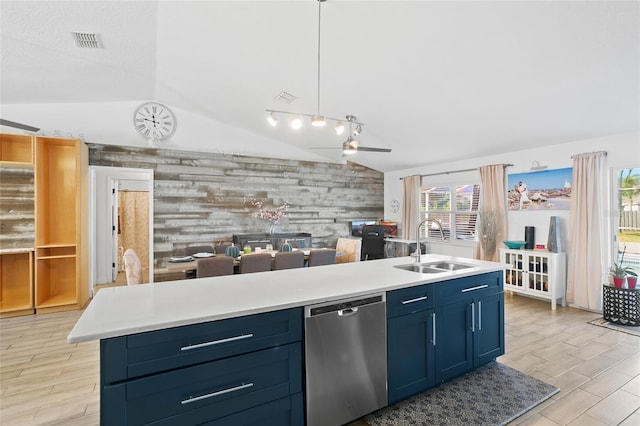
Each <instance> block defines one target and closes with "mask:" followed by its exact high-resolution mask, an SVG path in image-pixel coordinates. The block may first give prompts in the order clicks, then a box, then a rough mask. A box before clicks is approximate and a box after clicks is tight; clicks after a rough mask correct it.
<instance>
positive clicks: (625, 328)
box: [589, 318, 640, 337]
mask: <svg viewBox="0 0 640 426" xmlns="http://www.w3.org/2000/svg"><path fill="white" fill-rule="evenodd" d="M589 324H591V325H597V326H598V327H604V328H608V329H610V330H616V331H621V332H623V333H627V334H631V335H634V336H638V337H640V326H634V325H622V324H617V323H615V322H610V321H607V320H606V319H604V318H598V319H594V320H593V321H589Z"/></svg>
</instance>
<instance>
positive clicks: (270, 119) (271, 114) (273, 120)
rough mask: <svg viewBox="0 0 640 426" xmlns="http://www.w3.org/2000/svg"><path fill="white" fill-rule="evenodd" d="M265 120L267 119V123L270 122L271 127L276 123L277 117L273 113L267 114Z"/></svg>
mask: <svg viewBox="0 0 640 426" xmlns="http://www.w3.org/2000/svg"><path fill="white" fill-rule="evenodd" d="M267 120H268V121H269V124H271V125H272V126H273V127H275V126H276V125H277V124H278V117H276V116H275V115H274V114H273V113H270V114H269V116H268V117H267Z"/></svg>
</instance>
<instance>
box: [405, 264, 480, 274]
mask: <svg viewBox="0 0 640 426" xmlns="http://www.w3.org/2000/svg"><path fill="white" fill-rule="evenodd" d="M395 267H396V268H398V269H404V270H405V271H412V272H418V273H420V274H439V273H441V272H447V271H457V270H458V269H466V268H471V267H472V266H471V265H465V264H464V263H456V262H430V263H409V264H406V265H395Z"/></svg>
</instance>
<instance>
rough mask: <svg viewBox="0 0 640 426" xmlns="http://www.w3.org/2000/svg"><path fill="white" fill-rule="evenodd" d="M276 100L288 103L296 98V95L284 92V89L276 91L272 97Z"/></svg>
mask: <svg viewBox="0 0 640 426" xmlns="http://www.w3.org/2000/svg"><path fill="white" fill-rule="evenodd" d="M273 99H275V100H276V101H280V102H284V103H285V104H290V103H291V102H293V101H295V100H296V99H298V97H297V96H294V95H292V94H291V93H288V92H285V91H284V90H283V91H282V92H280V93H278V94H277V95H276V96H274V97H273Z"/></svg>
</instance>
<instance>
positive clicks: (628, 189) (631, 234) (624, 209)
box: [615, 169, 640, 272]
mask: <svg viewBox="0 0 640 426" xmlns="http://www.w3.org/2000/svg"><path fill="white" fill-rule="evenodd" d="M616 175H617V176H616V177H617V180H618V194H617V197H616V198H617V200H616V201H617V203H618V209H617V210H618V224H617V225H618V227H617V230H616V231H617V235H618V250H619V256H622V252H623V251H624V253H625V254H624V266H627V267H631V268H633V269H635V270H636V272H640V169H621V170H618V171H617V173H616ZM615 261H616V262H617V261H618V260H615Z"/></svg>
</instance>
